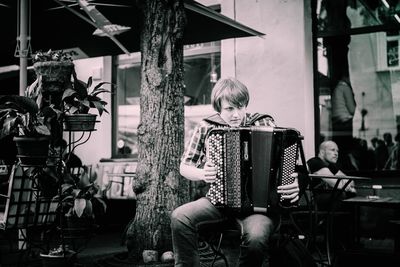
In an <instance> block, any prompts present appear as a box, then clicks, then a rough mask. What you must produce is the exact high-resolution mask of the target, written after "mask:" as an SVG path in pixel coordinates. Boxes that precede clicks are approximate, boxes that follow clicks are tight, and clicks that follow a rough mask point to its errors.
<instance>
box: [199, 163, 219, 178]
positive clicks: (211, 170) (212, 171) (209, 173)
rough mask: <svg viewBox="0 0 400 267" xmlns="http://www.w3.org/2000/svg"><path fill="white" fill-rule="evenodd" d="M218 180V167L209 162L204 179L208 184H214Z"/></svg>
mask: <svg viewBox="0 0 400 267" xmlns="http://www.w3.org/2000/svg"><path fill="white" fill-rule="evenodd" d="M216 179H217V167H216V166H215V165H214V163H212V162H211V161H207V162H206V164H205V165H204V168H203V179H202V180H204V181H205V182H206V183H214V182H215V180H216Z"/></svg>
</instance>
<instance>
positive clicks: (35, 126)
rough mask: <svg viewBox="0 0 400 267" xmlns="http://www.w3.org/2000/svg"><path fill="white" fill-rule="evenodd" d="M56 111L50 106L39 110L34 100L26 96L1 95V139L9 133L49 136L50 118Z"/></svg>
mask: <svg viewBox="0 0 400 267" xmlns="http://www.w3.org/2000/svg"><path fill="white" fill-rule="evenodd" d="M54 116H56V113H55V112H54V111H52V110H51V108H50V107H48V108H46V109H43V110H41V111H40V110H39V107H38V105H37V104H36V102H35V101H34V100H32V99H31V98H29V97H26V96H15V95H10V96H2V97H0V125H1V126H2V128H1V132H0V139H1V138H4V137H6V136H9V135H14V136H17V135H24V136H28V137H38V136H49V135H50V134H51V132H50V129H51V126H50V120H51V119H52V118H53V117H54Z"/></svg>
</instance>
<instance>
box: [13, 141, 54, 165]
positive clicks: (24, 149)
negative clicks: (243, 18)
mask: <svg viewBox="0 0 400 267" xmlns="http://www.w3.org/2000/svg"><path fill="white" fill-rule="evenodd" d="M14 141H15V143H16V145H17V151H18V155H17V157H18V158H19V160H20V162H21V165H23V166H44V165H46V161H47V157H48V154H49V144H50V138H49V137H47V136H44V137H26V136H16V137H14Z"/></svg>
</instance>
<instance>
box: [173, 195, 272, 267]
mask: <svg viewBox="0 0 400 267" xmlns="http://www.w3.org/2000/svg"><path fill="white" fill-rule="evenodd" d="M224 219H225V216H224V215H223V214H221V212H220V211H219V210H218V209H217V208H215V207H214V205H213V204H211V202H210V201H209V200H208V199H207V198H204V197H203V198H200V199H198V200H196V201H193V202H189V203H186V204H184V205H182V206H180V207H178V208H176V209H175V210H174V211H173V212H172V215H171V229H172V244H173V247H174V255H175V266H176V267H178V266H179V267H183V266H185V267H198V266H200V262H199V254H198V226H199V225H201V224H206V223H216V222H220V221H222V220H224ZM277 221H278V220H277V219H272V218H269V217H267V216H265V215H261V214H253V215H250V216H248V217H245V218H243V219H240V220H239V222H240V227H241V229H240V230H241V245H240V258H239V262H240V264H239V266H255V267H256V266H261V265H262V264H263V263H264V264H266V263H267V262H268V258H269V244H268V243H269V237H270V236H271V235H272V233H273V232H274V231H275V228H276V225H277ZM263 266H265V265H263Z"/></svg>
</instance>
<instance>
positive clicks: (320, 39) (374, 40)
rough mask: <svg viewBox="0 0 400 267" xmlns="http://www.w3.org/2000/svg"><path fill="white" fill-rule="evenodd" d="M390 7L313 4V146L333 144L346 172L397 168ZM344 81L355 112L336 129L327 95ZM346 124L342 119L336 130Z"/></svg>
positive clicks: (398, 90) (395, 49) (398, 35)
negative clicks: (337, 145) (337, 149)
mask: <svg viewBox="0 0 400 267" xmlns="http://www.w3.org/2000/svg"><path fill="white" fill-rule="evenodd" d="M384 2H385V4H384ZM392 3H395V2H393V1H387V2H386V1H344V0H338V1H336V0H335V1H332V0H322V1H319V0H315V1H314V5H313V8H314V14H315V16H314V18H315V20H314V26H315V29H317V31H316V34H315V35H314V38H315V39H314V43H315V48H316V49H315V52H314V53H315V58H316V61H317V64H316V68H315V71H314V73H315V75H316V76H317V77H318V78H317V79H316V81H317V82H316V88H315V90H316V91H315V92H316V94H317V95H318V97H317V98H316V99H317V101H318V103H316V110H318V112H316V114H317V116H318V118H317V119H318V121H319V123H318V124H317V125H318V126H319V127H318V128H317V131H318V134H319V137H320V138H317V141H316V147H318V145H319V144H320V142H321V141H323V140H334V141H337V143H339V150H340V152H339V155H340V157H341V159H340V164H341V165H342V167H343V169H345V170H347V171H348V172H350V171H361V172H362V171H367V172H372V171H379V172H384V171H388V172H390V171H398V170H400V164H399V163H396V162H394V161H393V160H391V156H392V155H395V154H393V151H394V149H397V146H396V140H395V139H397V140H398V142H397V143H398V146H399V147H400V135H399V133H400V132H399V129H400V127H399V125H400V120H399V118H400V62H399V53H400V52H399V49H400V48H399V46H400V17H399V15H400V14H398V10H400V9H399V7H400V5H399V4H397V2H396V5H394V4H392ZM392 5H393V6H392ZM346 77H347V78H348V85H347V86H348V87H350V89H351V90H352V92H353V94H354V100H355V103H356V108H355V111H354V114H353V116H352V119H351V122H350V123H349V124H348V127H347V128H341V129H338V128H337V127H335V123H336V122H337V121H339V120H341V119H339V117H338V116H337V115H336V114H335V113H334V111H335V109H334V105H333V103H334V101H336V100H334V99H333V97H334V95H335V94H334V91H335V90H336V88H337V87H338V86H340V84H343V83H341V82H340V81H341V80H343V78H346ZM336 103H337V102H336ZM343 104H344V102H343ZM351 113H352V112H350V114H348V115H351ZM348 117H349V118H350V116H348ZM347 122H348V121H346V120H345V119H343V121H342V126H343V125H344V124H345V123H347ZM385 139H391V142H390V141H387V140H385ZM396 161H398V160H396Z"/></svg>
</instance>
